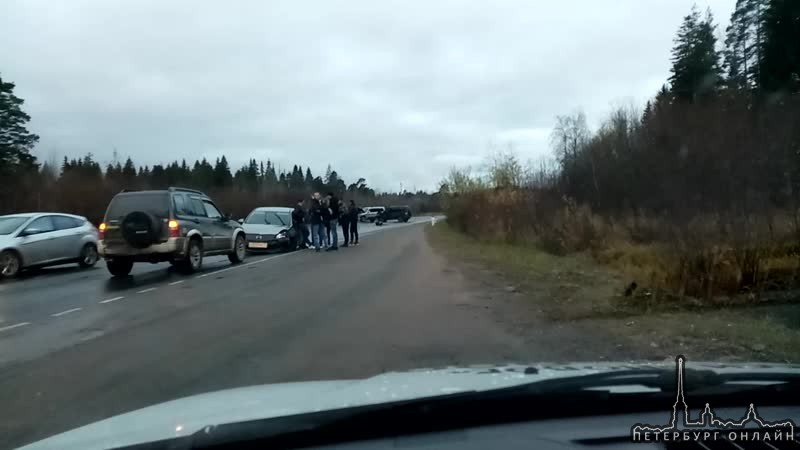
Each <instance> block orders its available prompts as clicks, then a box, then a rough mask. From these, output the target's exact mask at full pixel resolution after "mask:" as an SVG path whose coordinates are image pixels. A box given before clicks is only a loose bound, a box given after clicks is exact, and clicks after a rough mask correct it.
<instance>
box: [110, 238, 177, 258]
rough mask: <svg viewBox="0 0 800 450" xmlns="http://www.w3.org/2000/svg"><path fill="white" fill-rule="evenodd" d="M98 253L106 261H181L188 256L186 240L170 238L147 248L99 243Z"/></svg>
mask: <svg viewBox="0 0 800 450" xmlns="http://www.w3.org/2000/svg"><path fill="white" fill-rule="evenodd" d="M97 253H99V254H100V256H102V257H103V258H105V259H114V258H126V259H132V260H133V261H134V262H142V261H147V262H160V261H170V260H174V259H180V258H182V257H183V256H184V255H185V254H186V238H185V237H177V238H169V239H167V242H162V243H159V244H153V245H150V246H148V247H147V248H135V247H131V246H130V245H128V244H127V243H117V242H115V243H113V244H111V245H106V242H105V241H98V242H97Z"/></svg>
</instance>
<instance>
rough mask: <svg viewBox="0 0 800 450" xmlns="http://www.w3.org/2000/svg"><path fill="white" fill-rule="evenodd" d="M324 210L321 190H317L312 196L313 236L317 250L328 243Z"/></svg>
mask: <svg viewBox="0 0 800 450" xmlns="http://www.w3.org/2000/svg"><path fill="white" fill-rule="evenodd" d="M323 211H324V208H323V206H322V203H320V201H319V192H317V193H315V194H314V196H313V197H312V198H311V238H312V240H313V241H314V249H316V251H317V252H319V251H320V250H321V247H322V246H324V245H325V244H326V242H325V240H326V239H325V222H324V218H323Z"/></svg>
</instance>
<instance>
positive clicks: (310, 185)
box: [305, 167, 314, 189]
mask: <svg viewBox="0 0 800 450" xmlns="http://www.w3.org/2000/svg"><path fill="white" fill-rule="evenodd" d="M305 184H306V187H307V188H309V189H313V187H314V176H313V175H311V168H310V167H306V179H305Z"/></svg>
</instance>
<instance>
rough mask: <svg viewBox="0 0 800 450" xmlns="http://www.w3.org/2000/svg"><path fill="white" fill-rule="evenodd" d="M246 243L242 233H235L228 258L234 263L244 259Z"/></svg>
mask: <svg viewBox="0 0 800 450" xmlns="http://www.w3.org/2000/svg"><path fill="white" fill-rule="evenodd" d="M246 245H247V243H246V242H245V239H244V235H242V233H239V234H237V235H236V240H235V241H234V242H233V251H232V252H230V253H228V259H229V260H230V262H232V263H234V264H239V263H240V262H242V261H244V257H245V255H246V254H247V248H246Z"/></svg>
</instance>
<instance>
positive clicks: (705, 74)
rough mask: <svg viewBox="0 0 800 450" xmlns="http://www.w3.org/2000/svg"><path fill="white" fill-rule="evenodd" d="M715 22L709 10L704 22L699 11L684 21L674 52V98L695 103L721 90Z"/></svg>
mask: <svg viewBox="0 0 800 450" xmlns="http://www.w3.org/2000/svg"><path fill="white" fill-rule="evenodd" d="M715 28H716V26H715V25H714V19H713V16H712V15H711V11H710V10H709V11H708V12H707V13H706V17H705V18H704V19H701V18H700V12H699V11H698V10H697V8H696V7H693V8H692V11H691V13H690V14H689V15H688V16H686V17H684V19H683V24H682V25H681V27H680V29H679V30H678V36H677V37H676V38H675V47H673V49H672V71H671V72H672V75H671V76H670V79H669V81H670V83H671V84H672V92H673V94H674V95H675V96H676V97H677V98H679V99H681V100H688V101H693V100H695V99H696V98H697V97H698V96H702V95H708V94H712V93H714V92H715V91H716V89H717V87H718V86H719V83H720V79H721V74H722V70H721V68H720V64H719V60H720V57H719V53H718V52H717V49H716V43H717V39H716V37H715V36H714V29H715Z"/></svg>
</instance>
